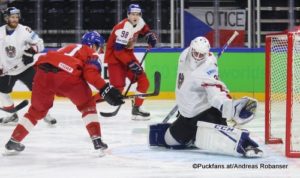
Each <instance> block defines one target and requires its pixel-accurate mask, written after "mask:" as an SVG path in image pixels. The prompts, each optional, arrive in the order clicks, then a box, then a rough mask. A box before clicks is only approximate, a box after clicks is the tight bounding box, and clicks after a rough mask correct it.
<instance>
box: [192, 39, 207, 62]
mask: <svg viewBox="0 0 300 178" xmlns="http://www.w3.org/2000/svg"><path fill="white" fill-rule="evenodd" d="M209 50H210V44H209V41H208V40H207V39H206V38H205V37H197V38H195V39H193V40H192V42H191V44H190V56H191V57H192V58H193V59H194V62H195V63H197V64H198V63H202V61H204V59H205V58H206V56H207V55H208V53H209Z"/></svg>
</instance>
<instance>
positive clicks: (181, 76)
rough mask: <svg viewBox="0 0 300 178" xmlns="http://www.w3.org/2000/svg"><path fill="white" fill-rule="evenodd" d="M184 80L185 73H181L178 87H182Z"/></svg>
mask: <svg viewBox="0 0 300 178" xmlns="http://www.w3.org/2000/svg"><path fill="white" fill-rule="evenodd" d="M183 81H184V75H183V73H179V75H178V81H177V82H178V83H177V87H178V89H180V87H181V85H182V83H183Z"/></svg>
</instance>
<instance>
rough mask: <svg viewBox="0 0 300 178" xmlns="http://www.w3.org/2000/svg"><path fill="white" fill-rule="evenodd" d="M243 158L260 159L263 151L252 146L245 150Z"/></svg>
mask: <svg viewBox="0 0 300 178" xmlns="http://www.w3.org/2000/svg"><path fill="white" fill-rule="evenodd" d="M244 156H245V157H247V158H261V157H262V156H263V151H262V150H260V149H259V148H257V147H254V146H251V145H249V146H247V147H246V148H245V154H244Z"/></svg>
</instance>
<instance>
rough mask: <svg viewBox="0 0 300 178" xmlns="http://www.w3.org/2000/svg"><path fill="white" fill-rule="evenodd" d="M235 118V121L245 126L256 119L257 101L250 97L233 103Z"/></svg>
mask: <svg viewBox="0 0 300 178" xmlns="http://www.w3.org/2000/svg"><path fill="white" fill-rule="evenodd" d="M233 107H234V116H233V120H234V121H235V122H236V124H238V125H243V124H246V123H248V122H250V121H251V120H253V119H254V115H255V112H256V108H257V100H255V99H253V98H250V97H243V98H242V99H239V100H235V101H233Z"/></svg>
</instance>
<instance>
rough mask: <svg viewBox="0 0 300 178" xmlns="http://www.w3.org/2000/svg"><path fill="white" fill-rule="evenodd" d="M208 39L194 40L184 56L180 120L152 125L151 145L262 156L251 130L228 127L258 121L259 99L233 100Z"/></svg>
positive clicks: (179, 83)
mask: <svg viewBox="0 0 300 178" xmlns="http://www.w3.org/2000/svg"><path fill="white" fill-rule="evenodd" d="M209 50H210V44H209V41H208V40H207V39H206V38H205V37H197V38H195V39H194V40H192V42H191V44H190V47H188V48H186V49H185V50H184V51H183V52H182V53H181V55H180V58H179V64H178V75H177V85H176V104H177V105H178V110H179V114H178V116H177V117H178V118H177V120H176V121H175V122H174V123H172V124H168V123H162V124H156V125H151V126H150V137H149V138H150V145H151V146H166V147H172V148H186V147H189V146H191V145H193V146H195V147H197V148H200V149H204V150H207V151H210V152H214V153H221V154H228V155H235V156H239V155H242V156H245V157H261V156H262V155H263V152H262V151H261V150H260V149H259V148H258V144H257V143H255V142H254V141H253V140H252V139H251V138H250V136H249V132H248V131H247V130H240V129H237V128H234V127H230V126H227V121H228V120H231V119H233V121H234V122H235V123H236V124H238V125H241V124H245V123H247V122H249V121H251V120H252V119H254V114H255V111H256V107H257V101H256V100H255V99H252V98H249V97H244V98H242V99H239V100H233V99H232V98H231V96H230V95H229V91H228V89H227V88H226V86H225V84H224V83H223V82H221V81H220V80H219V79H218V65H217V59H216V58H215V56H214V55H213V53H210V52H209Z"/></svg>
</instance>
